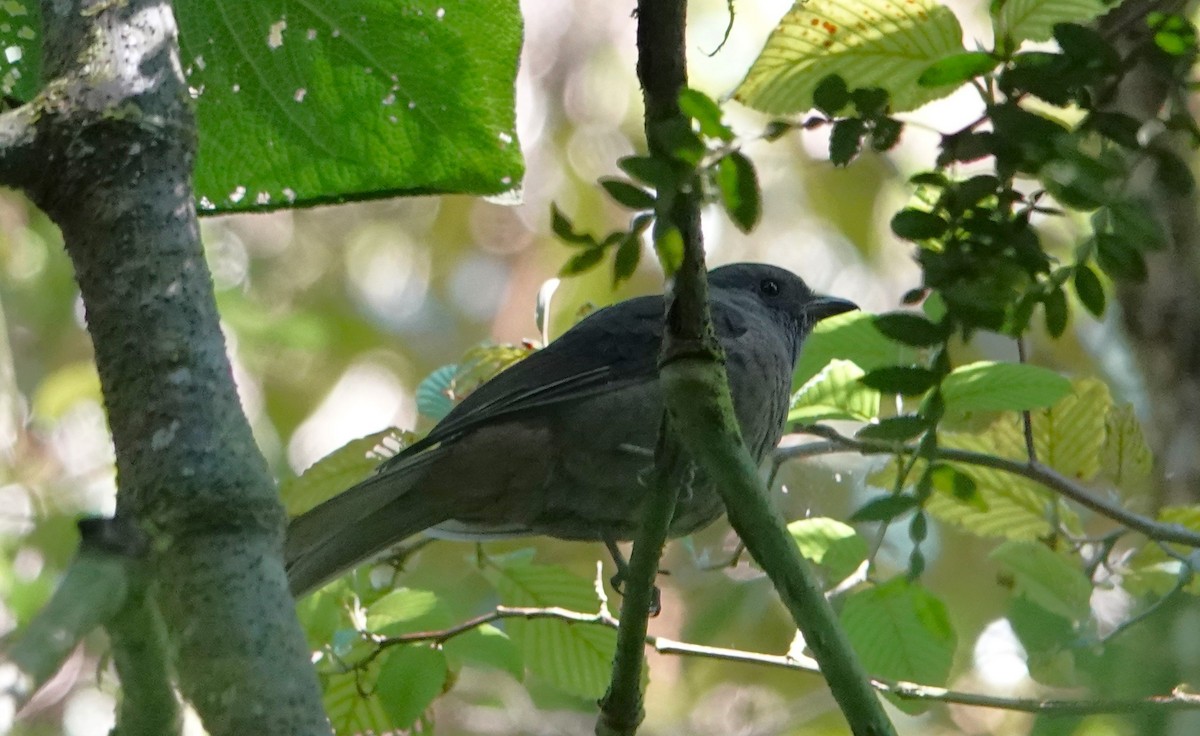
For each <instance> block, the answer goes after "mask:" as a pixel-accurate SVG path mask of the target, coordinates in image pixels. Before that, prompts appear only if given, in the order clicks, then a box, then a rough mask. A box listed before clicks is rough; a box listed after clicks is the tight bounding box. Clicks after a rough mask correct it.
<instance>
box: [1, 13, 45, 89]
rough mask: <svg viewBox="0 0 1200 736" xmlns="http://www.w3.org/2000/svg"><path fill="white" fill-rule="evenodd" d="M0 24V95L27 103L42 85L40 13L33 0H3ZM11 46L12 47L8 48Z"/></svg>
mask: <svg viewBox="0 0 1200 736" xmlns="http://www.w3.org/2000/svg"><path fill="white" fill-rule="evenodd" d="M3 8H4V15H5V20H4V23H0V49H4V63H3V64H0V72H2V75H0V94H3V95H5V96H7V97H15V98H16V99H18V100H21V101H22V102H28V101H29V100H31V99H33V96H34V95H36V94H37V92H38V89H39V88H40V87H41V77H40V75H41V66H42V40H41V35H42V13H41V6H40V4H39V3H37V2H34V0H5V2H4V5H3ZM10 49H12V50H11V51H10Z"/></svg>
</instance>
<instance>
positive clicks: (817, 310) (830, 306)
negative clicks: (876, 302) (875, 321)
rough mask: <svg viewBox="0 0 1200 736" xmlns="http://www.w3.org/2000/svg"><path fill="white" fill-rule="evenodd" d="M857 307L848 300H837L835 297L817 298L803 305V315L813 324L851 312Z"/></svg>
mask: <svg viewBox="0 0 1200 736" xmlns="http://www.w3.org/2000/svg"><path fill="white" fill-rule="evenodd" d="M856 309H858V305H857V304H855V303H854V302H852V301H850V300H849V299H838V298H837V297H836V296H818V297H815V298H814V299H813V300H812V301H810V302H809V303H808V304H805V305H804V314H805V316H806V317H808V318H809V320H811V321H812V322H813V323H817V322H820V321H821V320H823V319H825V318H826V317H832V316H834V315H835V314H842V313H844V312H853V311H854V310H856Z"/></svg>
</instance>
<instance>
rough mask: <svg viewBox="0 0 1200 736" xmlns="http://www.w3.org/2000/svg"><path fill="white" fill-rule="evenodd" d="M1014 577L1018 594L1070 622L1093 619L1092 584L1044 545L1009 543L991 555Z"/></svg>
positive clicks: (1075, 562)
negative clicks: (1090, 617)
mask: <svg viewBox="0 0 1200 736" xmlns="http://www.w3.org/2000/svg"><path fill="white" fill-rule="evenodd" d="M988 559H991V560H994V561H996V562H998V563H999V564H1001V565H1002V566H1004V567H1005V568H1006V569H1007V570H1008V571H1009V572H1011V573H1012V576H1013V584H1014V590H1015V592H1016V593H1017V594H1018V595H1023V596H1025V597H1026V598H1028V599H1029V600H1030V601H1031V602H1033V603H1036V604H1037V605H1039V606H1041V607H1042V608H1044V609H1046V610H1047V611H1050V612H1051V613H1054V614H1057V615H1059V616H1062V617H1063V618H1066V619H1067V620H1069V621H1083V620H1086V619H1087V618H1088V617H1089V616H1090V615H1091V606H1090V600H1091V596H1092V583H1091V581H1090V580H1088V578H1087V576H1086V575H1084V574H1083V571H1082V570H1081V569H1080V568H1079V560H1078V558H1077V557H1070V558H1068V557H1067V556H1065V555H1061V554H1058V553H1057V552H1054V551H1053V550H1051V549H1050V548H1049V547H1047V546H1046V545H1044V544H1042V543H1041V542H1028V541H1018V540H1009V541H1007V542H1004V543H1003V544H1001V545H1000V546H999V547H997V548H996V549H995V550H993V551H992V553H991V554H990V555H988Z"/></svg>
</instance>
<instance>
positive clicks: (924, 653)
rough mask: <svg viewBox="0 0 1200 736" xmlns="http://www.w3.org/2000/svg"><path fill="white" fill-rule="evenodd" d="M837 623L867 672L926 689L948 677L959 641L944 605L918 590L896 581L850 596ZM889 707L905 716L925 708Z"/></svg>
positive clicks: (902, 704)
mask: <svg viewBox="0 0 1200 736" xmlns="http://www.w3.org/2000/svg"><path fill="white" fill-rule="evenodd" d="M840 618H841V622H842V626H843V627H845V630H846V636H847V637H849V639H850V642H851V644H853V645H854V650H855V651H856V652H857V653H858V655H859V657H860V658H861V659H862V663H863V667H864V668H865V669H866V670H867V671H868V672H871V673H873V674H878V675H881V676H883V677H892V678H896V679H900V680H909V681H913V682H920V683H928V684H931V685H943V684H945V683H946V681H947V678H948V677H949V676H950V665H951V663H952V662H953V659H954V650H955V647H956V646H957V644H958V636H957V635H956V634H955V632H954V626H953V625H952V624H951V623H950V617H949V615H948V614H947V611H946V606H945V604H944V603H942V602H941V600H939V599H938V598H937V597H936V596H934V595H933V594H932V593H930V592H929V591H927V590H925V589H924V588H922V587H921V586H919V585H918V584H916V583H910V582H909V581H908V580H906V579H905V578H903V577H897V578H892V579H891V580H889V581H887V582H886V583H883V584H882V585H878V586H876V587H874V588H866V589H863V590H859V591H855V592H854V593H851V594H850V595H849V596H847V597H846V600H845V602H844V604H843V606H842V611H841V615H840ZM892 702H893V703H894V704H895V705H896V707H898V708H900V709H902V710H904V711H905V712H907V713H918V712H921V711H923V710H925V709H926V708H928V707H929V706H928V704H922V703H913V702H911V701H907V702H906V701H902V700H893V701H892Z"/></svg>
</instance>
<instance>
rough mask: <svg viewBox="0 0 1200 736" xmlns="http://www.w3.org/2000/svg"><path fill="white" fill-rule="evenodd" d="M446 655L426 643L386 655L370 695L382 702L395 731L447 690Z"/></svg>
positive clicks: (404, 725) (409, 721) (416, 717)
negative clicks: (373, 690)
mask: <svg viewBox="0 0 1200 736" xmlns="http://www.w3.org/2000/svg"><path fill="white" fill-rule="evenodd" d="M448 674H449V672H448V669H447V667H446V655H445V654H444V653H443V652H442V651H441V650H440V649H436V648H434V647H432V646H429V645H426V644H413V645H408V646H401V647H395V648H393V649H392V651H390V652H388V653H386V654H384V656H383V658H382V660H381V662H380V664H379V675H378V677H377V679H376V680H375V692H374V693H373V694H372V695H371V696H370V697H372V698H373V699H376V700H379V701H380V702H381V703H383V709H384V711H385V712H386V713H387V714H388V718H389V719H390V720H391V726H392V729H405V728H408V727H409V726H411V725H412V724H413V723H414V722H415V721H416V720H417V719H418V718H419V717H420V716H421V714H422V713H424V712H425V710H426V709H427V708H429V706H430V704H431V703H433V700H434V698H436V697H437V696H438V695H440V694H441V693H442V691H443V690H444V689H445V687H446V678H447V676H448Z"/></svg>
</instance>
